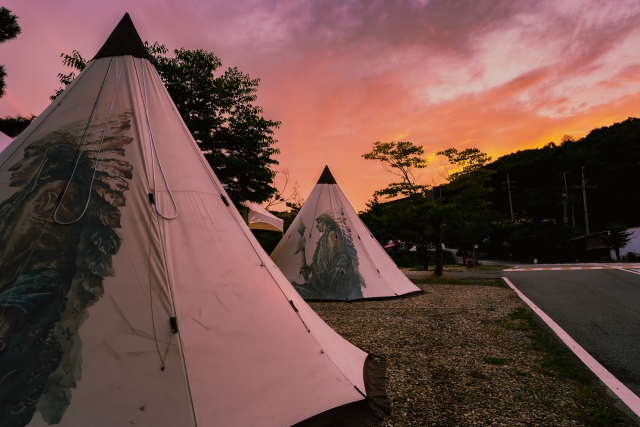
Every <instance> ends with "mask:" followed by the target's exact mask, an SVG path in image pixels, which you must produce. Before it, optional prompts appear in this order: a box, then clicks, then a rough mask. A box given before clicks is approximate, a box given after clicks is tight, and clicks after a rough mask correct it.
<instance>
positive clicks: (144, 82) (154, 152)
mask: <svg viewBox="0 0 640 427" xmlns="http://www.w3.org/2000/svg"><path fill="white" fill-rule="evenodd" d="M140 62H141V63H142V87H143V94H144V96H143V97H142V100H143V102H144V113H145V115H146V117H147V128H148V130H149V140H150V145H151V174H152V177H153V187H152V188H151V194H155V191H156V168H155V159H158V167H159V168H160V174H161V175H162V180H163V181H164V185H165V187H166V188H167V192H168V193H169V197H170V198H171V203H172V204H173V209H174V214H173V216H167V215H164V214H163V213H162V212H160V209H159V208H158V204H157V203H154V204H153V206H155V210H156V212H157V213H158V215H160V216H161V217H162V218H164V219H168V220H172V219H175V218H176V217H177V216H178V206H177V205H176V201H175V200H174V198H173V193H171V189H170V188H169V183H168V182H167V177H166V175H165V174H164V169H162V163H161V162H160V156H159V155H158V148H157V147H156V142H155V140H154V139H153V131H152V130H151V121H150V120H149V103H148V102H147V79H146V77H145V69H146V67H145V63H144V58H140ZM154 155H155V157H154Z"/></svg>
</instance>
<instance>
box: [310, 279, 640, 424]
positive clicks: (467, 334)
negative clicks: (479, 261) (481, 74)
mask: <svg viewBox="0 0 640 427" xmlns="http://www.w3.org/2000/svg"><path fill="white" fill-rule="evenodd" d="M492 283H494V285H493V286H486V285H419V286H421V287H422V288H423V290H424V291H425V293H424V294H421V295H419V296H415V297H411V298H401V299H396V300H384V301H366V302H356V303H351V304H345V303H311V306H312V307H313V309H314V310H315V311H316V312H317V313H318V314H319V315H320V316H321V317H322V318H323V319H324V320H325V321H326V322H327V323H328V324H329V325H331V326H332V327H333V328H334V329H335V330H336V331H337V332H338V333H340V334H341V335H342V336H343V337H345V338H346V339H347V340H349V341H351V342H352V343H354V344H355V345H357V346H358V347H360V348H362V349H364V350H365V351H367V352H369V353H371V354H374V355H377V356H381V357H383V358H385V359H386V361H387V364H388V367H387V379H388V383H387V392H388V395H389V400H390V401H391V405H392V415H391V416H390V417H385V418H384V419H383V420H382V422H381V423H380V424H379V425H380V426H398V427H399V426H460V427H462V426H509V427H511V426H587V425H611V426H620V425H624V426H629V425H633V424H632V423H631V421H630V419H629V418H626V417H624V416H622V415H621V414H620V413H619V412H618V411H617V410H616V409H615V408H613V409H610V410H609V411H610V412H609V414H611V413H613V415H612V416H610V417H609V418H613V420H611V421H609V422H606V421H605V422H604V423H603V422H602V421H600V422H599V423H597V422H593V421H592V420H591V421H590V420H589V416H587V415H585V414H586V413H587V412H589V411H590V412H591V413H592V414H593V413H594V408H593V406H594V403H593V402H594V400H593V394H594V393H595V394H596V395H597V396H596V398H595V399H596V401H599V402H600V406H603V405H604V404H603V403H602V402H604V401H606V400H607V398H604V399H603V398H602V397H601V395H602V393H603V392H602V391H601V390H600V391H598V392H595V391H594V390H596V389H594V388H591V387H585V386H584V385H581V384H579V383H578V382H576V381H572V380H568V379H565V378H562V376H561V375H554V373H553V372H552V370H549V369H545V368H544V366H545V363H544V358H545V354H546V353H545V351H544V350H540V349H535V348H534V347H532V340H531V339H530V338H528V337H527V334H528V332H527V330H526V328H525V327H524V324H523V323H522V322H525V320H521V319H513V318H512V316H510V314H511V313H513V312H514V311H515V310H516V309H520V310H522V309H523V308H524V307H526V306H525V305H524V303H523V302H522V301H520V299H518V298H517V296H516V295H515V294H514V293H513V292H512V291H511V290H510V289H508V288H505V287H501V286H496V285H495V282H492ZM585 396H586V397H585ZM588 396H591V397H588ZM602 399H603V400H602ZM585 405H586V407H585ZM596 406H597V405H596ZM595 412H598V408H596V410H595ZM605 418H607V417H605ZM616 418H618V419H617V420H616Z"/></svg>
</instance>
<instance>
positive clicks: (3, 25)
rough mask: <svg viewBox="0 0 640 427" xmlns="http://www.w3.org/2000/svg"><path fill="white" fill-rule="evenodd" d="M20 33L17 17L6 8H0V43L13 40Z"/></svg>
mask: <svg viewBox="0 0 640 427" xmlns="http://www.w3.org/2000/svg"><path fill="white" fill-rule="evenodd" d="M21 32H22V30H21V29H20V25H18V17H17V16H16V15H14V14H13V13H11V11H10V10H9V9H7V8H6V7H0V43H4V42H6V41H9V40H12V39H15V38H16V37H18V35H20V33H21Z"/></svg>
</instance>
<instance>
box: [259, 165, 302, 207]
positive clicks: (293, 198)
mask: <svg viewBox="0 0 640 427" xmlns="http://www.w3.org/2000/svg"><path fill="white" fill-rule="evenodd" d="M278 173H279V174H280V176H282V180H283V181H284V182H283V183H282V189H279V188H278V187H277V186H275V179H274V181H273V183H274V187H275V189H276V192H275V193H274V194H272V195H271V197H270V198H269V200H267V202H266V204H265V205H264V206H263V207H264V208H265V209H268V208H270V207H273V206H277V205H281V204H283V203H284V204H285V206H289V204H291V203H294V204H296V203H297V204H300V206H302V203H303V202H304V200H303V199H302V198H301V197H300V194H299V190H300V187H299V185H298V181H296V182H294V183H293V184H292V185H291V188H290V189H289V195H286V193H287V187H288V186H289V184H290V183H291V176H290V174H289V169H288V168H284V169H282V170H281V171H278V172H276V176H277V174H278Z"/></svg>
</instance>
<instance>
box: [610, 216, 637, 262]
mask: <svg viewBox="0 0 640 427" xmlns="http://www.w3.org/2000/svg"><path fill="white" fill-rule="evenodd" d="M607 228H608V229H609V235H608V236H607V237H605V238H604V241H603V243H604V244H605V245H607V246H609V249H611V250H612V251H615V253H616V260H618V261H620V249H622V248H624V247H625V246H627V245H628V244H629V242H630V241H631V236H632V235H633V233H634V232H633V231H631V232H629V231H627V227H625V226H624V225H622V224H611V223H610V224H607Z"/></svg>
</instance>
